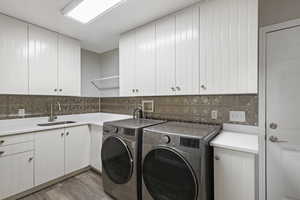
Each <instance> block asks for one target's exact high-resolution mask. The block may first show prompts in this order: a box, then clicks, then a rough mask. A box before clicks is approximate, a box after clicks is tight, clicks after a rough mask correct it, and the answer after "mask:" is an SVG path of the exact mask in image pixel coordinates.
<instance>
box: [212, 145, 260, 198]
mask: <svg viewBox="0 0 300 200" xmlns="http://www.w3.org/2000/svg"><path fill="white" fill-rule="evenodd" d="M214 155H215V160H214V184H215V187H214V190H215V200H241V199H243V200H255V156H254V155H253V154H249V153H243V152H238V151H231V150H224V149H218V148H215V150H214Z"/></svg>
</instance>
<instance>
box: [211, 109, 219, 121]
mask: <svg viewBox="0 0 300 200" xmlns="http://www.w3.org/2000/svg"><path fill="white" fill-rule="evenodd" d="M211 119H215V120H216V119H218V111H217V110H212V111H211Z"/></svg>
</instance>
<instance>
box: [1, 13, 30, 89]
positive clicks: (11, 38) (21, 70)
mask: <svg viewBox="0 0 300 200" xmlns="http://www.w3.org/2000/svg"><path fill="white" fill-rule="evenodd" d="M0 30H1V31H0V66H1V68H0V69H1V71H0V93H1V94H28V63H27V53H28V48H27V47H28V44H27V24H26V23H23V22H20V21H17V20H15V19H12V18H10V17H7V16H4V15H0Z"/></svg>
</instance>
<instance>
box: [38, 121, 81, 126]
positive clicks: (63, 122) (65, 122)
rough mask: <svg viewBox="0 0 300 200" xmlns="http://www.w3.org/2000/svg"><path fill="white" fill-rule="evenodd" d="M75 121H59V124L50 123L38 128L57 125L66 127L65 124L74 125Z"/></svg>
mask: <svg viewBox="0 0 300 200" xmlns="http://www.w3.org/2000/svg"><path fill="white" fill-rule="evenodd" d="M74 123H76V122H75V121H59V122H48V123H43V124H38V126H56V125H65V124H74Z"/></svg>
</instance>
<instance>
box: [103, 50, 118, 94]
mask: <svg viewBox="0 0 300 200" xmlns="http://www.w3.org/2000/svg"><path fill="white" fill-rule="evenodd" d="M100 66H101V67H100V77H101V78H105V77H111V76H118V75H119V49H114V50H112V51H108V52H105V53H103V54H101V55H100ZM104 84H106V85H107V86H108V87H111V86H114V87H119V79H113V80H109V81H106V83H104ZM115 96H119V88H114V89H106V90H102V91H101V97H115Z"/></svg>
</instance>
